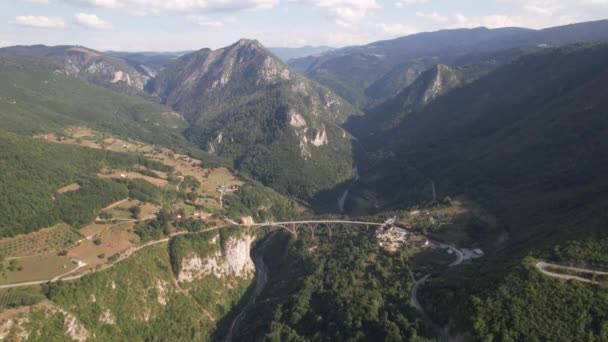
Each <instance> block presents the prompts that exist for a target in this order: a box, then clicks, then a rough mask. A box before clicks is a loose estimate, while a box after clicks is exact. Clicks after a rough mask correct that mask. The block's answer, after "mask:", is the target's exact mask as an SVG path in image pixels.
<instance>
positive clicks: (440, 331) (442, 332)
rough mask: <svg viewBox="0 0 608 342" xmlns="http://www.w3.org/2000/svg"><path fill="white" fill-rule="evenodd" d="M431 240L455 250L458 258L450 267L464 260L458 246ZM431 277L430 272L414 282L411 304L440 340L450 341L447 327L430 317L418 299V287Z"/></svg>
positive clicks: (445, 247) (433, 242)
mask: <svg viewBox="0 0 608 342" xmlns="http://www.w3.org/2000/svg"><path fill="white" fill-rule="evenodd" d="M429 241H430V242H431V243H432V244H434V245H437V246H439V247H441V248H444V249H450V250H452V251H453V253H454V255H455V256H456V260H454V261H453V262H452V263H451V264H450V265H449V267H454V266H458V265H460V264H461V263H462V262H463V261H464V255H463V254H462V252H461V251H460V250H459V249H458V248H456V247H454V246H450V245H447V244H444V243H441V242H437V241H432V240H429ZM430 277H431V275H430V274H426V275H425V276H424V277H422V278H420V279H418V280H417V281H416V283H415V284H414V286H412V289H411V290H410V305H411V306H412V307H413V308H414V309H416V311H418V312H419V313H420V315H421V316H422V318H423V319H424V320H426V321H427V322H428V323H429V324H430V325H431V326H432V327H433V329H434V330H435V333H436V334H437V339H438V340H439V341H450V340H451V338H450V334H449V333H448V331H447V329H445V328H442V327H441V326H440V325H439V324H437V323H435V322H433V320H432V319H431V318H430V317H429V315H427V313H426V311H424V308H423V307H422V305H421V304H420V301H418V289H419V288H420V285H422V284H424V283H425V282H426V281H427V280H429V278H430Z"/></svg>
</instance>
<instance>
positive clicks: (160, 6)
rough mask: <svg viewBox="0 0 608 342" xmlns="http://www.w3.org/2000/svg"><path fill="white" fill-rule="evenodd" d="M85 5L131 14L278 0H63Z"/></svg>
mask: <svg viewBox="0 0 608 342" xmlns="http://www.w3.org/2000/svg"><path fill="white" fill-rule="evenodd" d="M63 1H65V2H68V3H71V4H74V5H78V6H87V7H100V8H111V9H120V10H123V11H125V12H127V13H129V14H132V15H150V14H160V13H162V12H164V11H174V12H214V11H239V10H251V9H268V8H273V7H275V6H277V5H278V4H279V0H63Z"/></svg>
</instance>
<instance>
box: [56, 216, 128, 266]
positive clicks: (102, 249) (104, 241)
mask: <svg viewBox="0 0 608 342" xmlns="http://www.w3.org/2000/svg"><path fill="white" fill-rule="evenodd" d="M134 225H135V223H134V222H124V223H119V224H115V225H111V226H110V227H107V228H105V229H104V230H101V231H99V232H98V233H97V234H96V235H95V236H94V237H93V238H91V239H90V240H89V239H87V240H84V241H82V242H81V243H79V244H78V245H76V246H74V247H72V248H70V249H69V250H68V256H69V257H70V258H77V259H80V260H82V261H84V262H85V263H86V264H87V267H86V268H85V269H84V270H88V269H94V268H95V267H96V266H98V265H102V264H105V263H106V262H107V261H108V258H110V257H111V256H113V255H116V254H120V253H122V252H124V251H125V250H127V249H129V248H132V247H134V246H135V245H136V244H137V243H138V242H139V236H138V235H137V234H135V233H134V232H133V229H134ZM97 239H99V240H97ZM96 242H99V244H97V243H96Z"/></svg>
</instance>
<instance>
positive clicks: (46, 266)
mask: <svg viewBox="0 0 608 342" xmlns="http://www.w3.org/2000/svg"><path fill="white" fill-rule="evenodd" d="M70 259H71V258H70V257H68V256H59V255H57V254H55V253H52V254H45V255H37V256H32V257H26V258H20V259H17V260H16V267H18V268H21V270H18V269H16V270H14V271H11V270H9V269H8V268H9V263H10V262H11V261H9V260H5V261H4V277H0V283H2V284H12V283H21V282H28V281H36V280H46V279H51V278H54V277H56V276H58V275H60V274H64V273H66V272H69V271H71V270H73V269H74V268H76V265H75V264H74V263H72V262H71V261H70Z"/></svg>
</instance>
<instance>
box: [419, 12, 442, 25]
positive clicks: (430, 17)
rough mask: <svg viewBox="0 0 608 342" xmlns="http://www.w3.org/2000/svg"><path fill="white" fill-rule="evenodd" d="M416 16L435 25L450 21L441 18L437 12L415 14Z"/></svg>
mask: <svg viewBox="0 0 608 342" xmlns="http://www.w3.org/2000/svg"><path fill="white" fill-rule="evenodd" d="M416 16H417V17H419V18H423V19H427V20H431V21H434V22H436V23H445V22H448V21H449V20H450V19H449V18H448V17H445V16H442V15H440V14H439V13H437V12H432V13H424V12H416Z"/></svg>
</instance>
